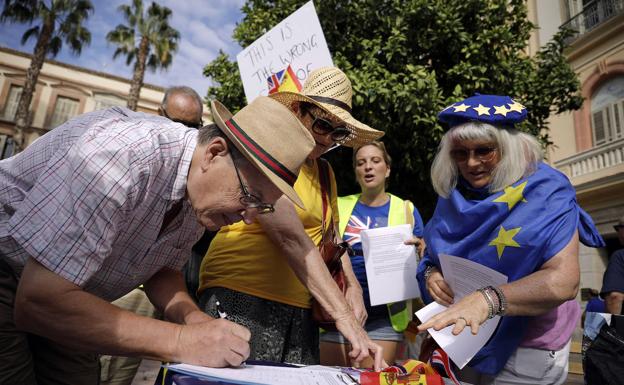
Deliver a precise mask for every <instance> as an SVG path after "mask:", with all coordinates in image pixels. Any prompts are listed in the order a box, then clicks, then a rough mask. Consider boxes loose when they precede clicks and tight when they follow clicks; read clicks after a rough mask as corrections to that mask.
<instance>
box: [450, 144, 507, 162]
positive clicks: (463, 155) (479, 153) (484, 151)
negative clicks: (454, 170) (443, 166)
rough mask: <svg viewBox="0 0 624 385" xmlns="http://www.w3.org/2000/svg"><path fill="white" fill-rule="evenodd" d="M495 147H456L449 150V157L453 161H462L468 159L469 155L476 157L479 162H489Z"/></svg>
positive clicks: (493, 154) (492, 157) (494, 152)
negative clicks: (467, 148) (470, 148)
mask: <svg viewBox="0 0 624 385" xmlns="http://www.w3.org/2000/svg"><path fill="white" fill-rule="evenodd" d="M496 150H497V149H496V147H486V146H484V147H477V148H475V149H472V150H466V149H463V148H458V149H455V150H451V158H453V160H454V161H455V162H458V163H463V162H466V161H468V159H470V157H471V156H473V157H474V158H475V159H477V160H478V161H479V162H489V161H491V160H492V159H494V156H495V155H496Z"/></svg>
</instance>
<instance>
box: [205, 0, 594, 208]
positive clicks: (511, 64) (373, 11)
mask: <svg viewBox="0 0 624 385" xmlns="http://www.w3.org/2000/svg"><path fill="white" fill-rule="evenodd" d="M305 2H306V0H300V1H299V0H298V1H295V0H248V1H247V2H246V4H245V5H244V6H243V12H244V13H245V18H244V20H243V21H242V22H241V23H240V24H239V25H238V26H237V27H236V29H235V31H234V38H235V39H236V40H237V41H238V42H239V43H240V44H241V45H242V46H243V47H246V46H247V45H249V44H250V43H252V42H253V41H254V40H256V39H257V38H258V37H260V36H261V35H262V34H263V33H264V32H266V31H267V30H268V29H270V28H271V27H272V26H274V25H275V24H277V23H278V22H279V21H281V20H282V19H283V18H284V17H286V16H288V15H289V14H290V13H292V12H293V11H294V10H296V9H297V8H298V7H300V6H301V5H303V4H304V3H305ZM315 5H316V10H317V13H318V14H319V19H320V21H321V25H322V27H323V31H324V34H325V38H326V40H327V43H328V45H329V48H330V50H331V52H332V55H333V59H334V64H335V65H336V66H338V67H339V68H341V69H342V70H343V71H345V72H346V73H347V75H348V76H349V78H350V79H351V81H352V83H353V89H354V100H353V104H354V116H356V117H357V118H358V119H360V120H362V121H364V122H366V123H367V124H369V125H371V126H373V127H376V128H378V129H381V130H384V131H385V132H386V135H385V137H384V138H383V141H384V142H385V143H386V145H387V147H388V150H389V152H390V154H391V155H392V157H393V159H394V161H393V168H392V176H391V182H390V186H389V191H391V192H393V193H395V194H397V195H399V196H401V197H404V198H409V199H411V200H413V201H414V202H415V203H416V205H417V206H418V208H419V209H420V210H421V212H422V213H423V215H424V216H425V217H428V216H429V215H430V214H431V212H432V210H433V207H434V206H435V194H434V193H433V190H432V188H431V183H430V178H429V168H430V165H431V161H432V159H433V157H434V155H435V152H436V149H437V146H438V143H439V140H440V138H441V136H442V135H443V134H444V132H445V131H446V127H442V126H441V125H440V124H439V123H438V122H437V119H436V115H437V113H438V112H439V111H441V110H442V109H443V108H444V107H445V106H447V105H449V104H450V103H452V102H455V101H458V100H460V99H462V98H465V97H468V96H471V95H472V94H473V93H475V92H480V93H484V94H506V95H511V96H512V97H514V98H515V99H517V100H518V101H520V102H521V103H523V104H524V105H526V106H527V107H528V109H529V119H527V121H526V122H525V123H524V124H523V125H522V127H521V129H523V130H526V131H527V132H530V133H532V134H535V135H539V136H540V138H541V139H542V141H543V142H544V143H545V144H549V143H550V141H549V138H548V135H547V126H546V124H547V119H548V117H549V116H550V114H551V113H553V112H554V113H559V112H563V111H569V110H571V109H577V108H579V107H580V103H581V101H582V99H581V97H580V96H579V91H578V90H579V82H578V80H577V78H576V75H575V74H574V72H573V71H572V70H571V69H570V67H569V66H568V64H567V62H566V60H565V57H564V56H563V54H562V51H563V48H564V45H563V39H564V38H565V36H566V33H567V32H565V31H564V32H561V33H559V34H557V35H556V36H555V37H554V39H553V41H551V42H550V43H549V44H547V45H546V46H545V47H543V49H542V50H541V51H540V52H539V53H538V54H537V55H535V56H534V57H528V56H527V54H526V47H527V42H528V39H529V35H530V33H531V31H532V30H533V29H534V26H533V25H532V24H531V23H530V22H529V21H528V19H527V10H526V6H525V2H524V1H523V0H489V1H487V0H407V1H406V0H360V1H356V0H350V1H345V0H323V1H319V2H316V4H315ZM204 73H205V74H206V75H207V76H210V77H211V78H212V79H213V81H214V82H215V83H216V85H215V86H214V87H211V88H210V89H209V91H208V97H209V98H217V99H219V100H220V101H222V102H223V103H224V104H225V105H226V106H228V107H231V108H232V109H238V108H240V107H241V106H243V105H244V100H245V99H244V96H243V89H242V87H241V83H240V79H239V74H238V70H237V68H236V64H235V63H232V62H230V61H229V60H228V58H227V56H226V55H224V54H221V55H220V56H219V57H218V58H217V59H216V60H215V61H213V62H212V63H210V64H209V65H208V66H207V67H206V69H205V71H204ZM328 157H329V158H330V159H331V160H332V164H333V165H334V169H335V171H336V174H337V180H338V184H339V192H340V193H341V194H347V193H353V192H356V191H358V187H357V185H356V184H355V183H354V178H353V172H352V170H351V166H350V165H351V162H350V157H351V150H349V149H344V148H342V149H339V150H336V151H334V153H331V154H329V155H328Z"/></svg>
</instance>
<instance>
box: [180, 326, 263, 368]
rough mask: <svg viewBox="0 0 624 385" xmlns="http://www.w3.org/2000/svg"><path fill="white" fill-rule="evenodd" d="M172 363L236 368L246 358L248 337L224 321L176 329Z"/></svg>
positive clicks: (240, 329) (249, 335)
mask: <svg viewBox="0 0 624 385" xmlns="http://www.w3.org/2000/svg"><path fill="white" fill-rule="evenodd" d="M179 327H180V333H179V335H178V340H177V343H176V348H175V352H176V353H175V359H176V361H179V362H183V363H187V364H193V365H202V366H210V367H216V368H218V367H224V366H239V365H240V364H242V363H243V362H244V361H245V360H246V359H247V357H249V338H250V337H251V333H250V332H249V330H248V329H247V328H245V327H243V326H241V325H238V324H235V323H234V322H230V321H228V320H225V319H213V320H211V321H207V322H200V323H192V324H187V325H180V326H179Z"/></svg>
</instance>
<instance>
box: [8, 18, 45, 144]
mask: <svg viewBox="0 0 624 385" xmlns="http://www.w3.org/2000/svg"><path fill="white" fill-rule="evenodd" d="M52 32H54V18H52V17H49V16H48V17H47V18H46V19H45V20H44V21H43V26H42V28H41V33H40V34H39V39H38V40H37V45H35V52H34V53H33V58H32V60H31V61H30V67H29V68H28V71H27V72H26V83H24V88H23V89H22V95H21V96H20V99H19V102H18V104H17V111H16V112H15V134H14V135H13V141H14V143H15V147H14V150H13V151H14V153H18V152H20V151H22V150H23V149H24V147H25V146H24V145H25V141H24V129H25V128H27V127H30V124H31V123H32V115H31V113H30V102H31V101H32V97H33V94H34V92H35V87H36V86H37V79H38V78H39V72H40V71H41V67H42V66H43V61H44V60H45V57H46V54H47V53H48V43H49V42H50V37H51V36H52Z"/></svg>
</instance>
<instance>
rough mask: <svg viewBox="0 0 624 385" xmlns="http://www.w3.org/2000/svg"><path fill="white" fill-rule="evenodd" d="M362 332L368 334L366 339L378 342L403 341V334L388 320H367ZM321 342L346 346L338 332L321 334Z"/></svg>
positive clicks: (344, 340) (345, 341)
mask: <svg viewBox="0 0 624 385" xmlns="http://www.w3.org/2000/svg"><path fill="white" fill-rule="evenodd" d="M364 330H366V333H368V338H370V339H371V340H378V341H396V342H401V341H403V333H399V332H397V331H396V330H394V328H392V324H391V323H390V319H388V318H387V317H386V318H378V319H374V320H370V321H369V320H367V321H366V325H364ZM321 341H323V342H334V343H338V344H346V343H348V341H347V340H346V339H345V338H344V337H343V335H342V334H341V333H340V332H325V333H322V334H321Z"/></svg>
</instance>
